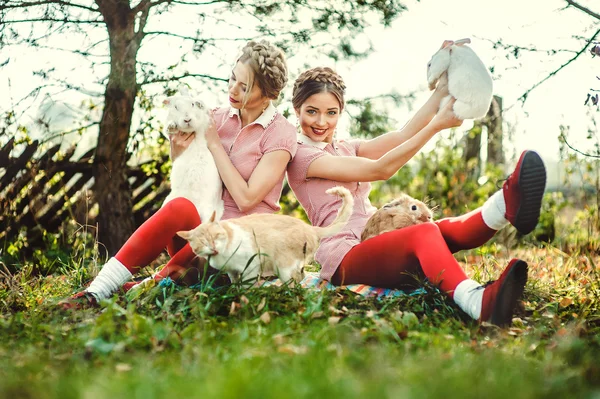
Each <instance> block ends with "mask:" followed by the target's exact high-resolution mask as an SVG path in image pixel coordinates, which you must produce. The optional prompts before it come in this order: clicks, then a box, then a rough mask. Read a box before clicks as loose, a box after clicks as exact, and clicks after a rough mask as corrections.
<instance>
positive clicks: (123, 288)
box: [121, 281, 141, 292]
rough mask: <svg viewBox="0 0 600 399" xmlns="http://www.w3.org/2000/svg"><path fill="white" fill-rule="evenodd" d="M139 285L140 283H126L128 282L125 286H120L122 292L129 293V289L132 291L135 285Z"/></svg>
mask: <svg viewBox="0 0 600 399" xmlns="http://www.w3.org/2000/svg"><path fill="white" fill-rule="evenodd" d="M140 283H141V281H128V282H126V283H125V284H123V285H122V286H121V290H122V291H123V292H127V291H129V290H130V289H132V288H133V287H135V286H136V285H138V284H140Z"/></svg>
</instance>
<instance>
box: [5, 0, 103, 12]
mask: <svg viewBox="0 0 600 399" xmlns="http://www.w3.org/2000/svg"><path fill="white" fill-rule="evenodd" d="M46 4H58V5H61V6H67V7H75V8H81V9H83V10H87V11H91V12H99V10H98V9H97V8H93V7H88V6H84V5H82V4H77V3H71V2H68V1H64V0H42V1H30V2H21V3H18V4H7V5H0V11H2V10H8V9H15V8H28V7H35V6H43V5H46Z"/></svg>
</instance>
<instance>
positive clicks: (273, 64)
mask: <svg viewBox="0 0 600 399" xmlns="http://www.w3.org/2000/svg"><path fill="white" fill-rule="evenodd" d="M237 61H238V62H241V63H243V64H245V65H247V66H248V67H249V68H250V69H251V70H252V73H251V74H250V81H249V82H248V89H247V90H246V97H245V98H244V105H246V101H248V97H249V95H250V92H251V91H252V87H253V86H254V83H256V84H258V87H259V88H260V91H261V94H262V95H263V96H264V97H267V98H270V99H273V100H274V99H276V98H277V97H279V93H281V90H283V88H284V87H285V84H286V83H287V80H288V78H287V64H286V61H285V55H284V54H283V51H282V50H281V49H280V48H278V47H276V46H274V45H272V44H271V43H269V42H268V41H266V40H261V41H259V42H255V41H249V42H248V43H246V45H245V46H244V47H243V48H242V54H241V55H240V57H239V58H238V60H237Z"/></svg>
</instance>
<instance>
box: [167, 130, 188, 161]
mask: <svg viewBox="0 0 600 399" xmlns="http://www.w3.org/2000/svg"><path fill="white" fill-rule="evenodd" d="M192 140H194V133H183V132H177V133H169V143H170V144H171V161H174V160H175V159H176V158H177V157H178V156H180V155H181V154H182V153H183V152H184V151H185V149H186V148H188V147H189V145H190V143H191V142H192Z"/></svg>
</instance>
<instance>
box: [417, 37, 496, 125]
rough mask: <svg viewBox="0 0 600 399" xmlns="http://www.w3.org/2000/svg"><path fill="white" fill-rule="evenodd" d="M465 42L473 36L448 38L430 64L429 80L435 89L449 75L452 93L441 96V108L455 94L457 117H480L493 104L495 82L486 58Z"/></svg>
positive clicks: (431, 86)
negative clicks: (459, 38)
mask: <svg viewBox="0 0 600 399" xmlns="http://www.w3.org/2000/svg"><path fill="white" fill-rule="evenodd" d="M466 43H471V40H470V39H461V40H456V41H445V42H444V44H443V46H442V48H441V49H439V50H438V52H437V53H435V54H434V55H433V57H432V58H431V61H429V63H428V64H427V82H428V83H429V89H430V90H433V89H435V87H436V85H437V84H439V81H440V80H443V79H446V77H447V79H448V91H449V92H450V95H449V96H448V97H446V98H444V99H443V100H442V102H441V104H440V108H441V107H443V106H444V105H445V104H446V103H447V102H448V101H449V100H450V96H452V97H454V98H456V102H455V103H454V108H453V111H454V113H455V114H456V116H457V117H458V118H460V119H477V118H481V117H483V116H485V114H486V113H487V111H488V109H489V108H490V104H491V102H492V96H493V82H492V76H491V75H490V73H489V71H488V70H487V68H486V67H485V65H484V64H483V62H481V60H480V59H479V57H478V56H477V54H475V52H474V51H473V50H472V49H471V48H470V47H469V46H466V45H465V44H466ZM445 73H447V75H445Z"/></svg>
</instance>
